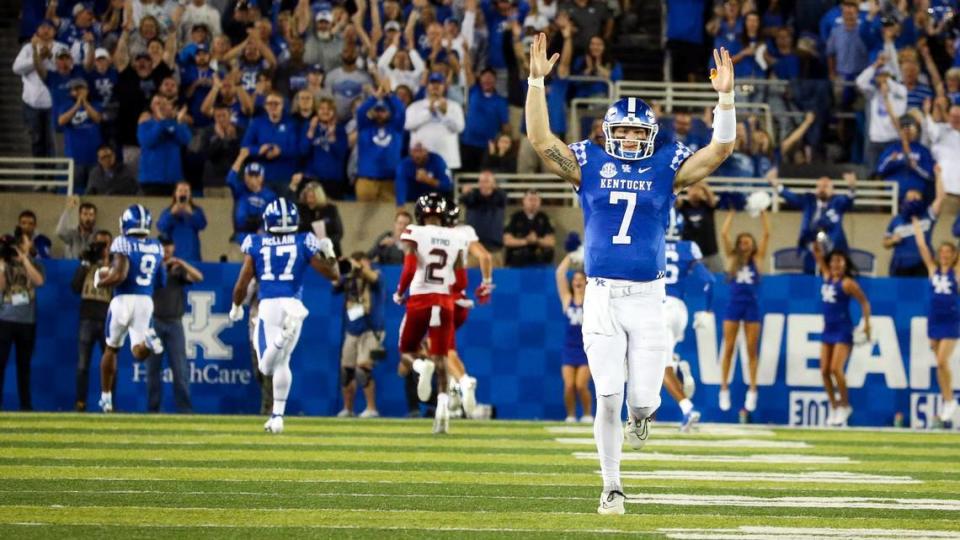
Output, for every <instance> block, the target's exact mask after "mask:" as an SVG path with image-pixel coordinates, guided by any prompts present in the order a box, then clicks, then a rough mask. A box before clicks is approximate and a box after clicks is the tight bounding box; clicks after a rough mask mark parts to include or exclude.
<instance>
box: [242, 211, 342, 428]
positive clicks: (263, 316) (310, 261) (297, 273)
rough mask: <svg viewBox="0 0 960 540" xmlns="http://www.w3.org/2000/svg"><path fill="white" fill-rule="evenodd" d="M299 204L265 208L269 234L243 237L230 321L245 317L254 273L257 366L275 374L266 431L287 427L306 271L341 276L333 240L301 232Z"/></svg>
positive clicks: (303, 314) (333, 277)
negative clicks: (292, 360) (257, 298)
mask: <svg viewBox="0 0 960 540" xmlns="http://www.w3.org/2000/svg"><path fill="white" fill-rule="evenodd" d="M299 223H300V216H299V214H298V213H297V207H296V206H295V205H294V204H293V203H290V202H287V200H286V199H284V198H282V197H281V198H279V199H277V200H275V201H273V202H272V203H270V204H269V205H267V209H266V210H264V211H263V228H264V229H266V231H267V232H266V233H265V234H251V235H249V236H247V237H246V238H245V239H244V240H243V244H242V245H241V246H240V250H241V251H243V266H241V267H240V275H238V276H237V283H236V284H235V285H234V287H233V306H232V307H231V308H230V320H231V321H239V320H240V319H242V318H243V306H242V305H241V304H242V303H243V300H244V298H245V297H246V296H247V286H248V285H249V284H250V280H251V279H253V278H254V277H256V279H257V282H258V283H259V284H260V291H259V293H258V294H259V296H260V308H259V315H258V318H257V325H256V329H255V331H254V332H255V333H254V336H255V337H254V342H253V344H254V349H255V350H256V353H257V367H258V369H259V370H260V372H261V373H263V374H264V375H266V376H268V377H270V376H272V377H273V414H272V415H271V416H270V418H269V419H268V420H267V422H266V423H265V424H264V425H263V429H264V430H265V431H267V432H268V433H281V432H282V431H283V413H284V412H285V411H286V407H287V396H288V395H289V393H290V384H291V383H292V382H293V374H292V373H291V372H290V356H291V355H292V354H293V349H294V348H295V347H296V346H297V341H299V340H300V329H301V328H302V326H303V320H304V319H306V318H307V315H309V313H310V312H309V311H307V308H305V307H304V306H303V302H301V301H300V299H301V297H302V295H303V275H304V274H305V273H306V271H307V268H308V267H313V269H314V270H316V271H317V272H318V273H320V274H322V275H324V276H326V277H327V278H329V279H330V280H332V281H336V280H339V279H340V272H339V270H338V269H337V264H336V255H335V254H334V251H333V242H331V241H330V239H329V238H324V239H322V240H318V239H317V237H316V236H314V235H313V233H298V232H297V226H298V225H299Z"/></svg>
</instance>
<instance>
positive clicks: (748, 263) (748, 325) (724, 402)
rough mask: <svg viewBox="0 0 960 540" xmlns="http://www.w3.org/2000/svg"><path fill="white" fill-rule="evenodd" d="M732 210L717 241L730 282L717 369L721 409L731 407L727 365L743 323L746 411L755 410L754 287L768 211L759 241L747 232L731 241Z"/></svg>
mask: <svg viewBox="0 0 960 540" xmlns="http://www.w3.org/2000/svg"><path fill="white" fill-rule="evenodd" d="M733 213H734V211H733V210H730V213H728V214H727V218H726V219H725V220H724V222H723V228H722V229H721V230H720V241H721V243H722V244H723V251H724V253H725V254H726V256H727V281H728V282H729V283H730V303H729V304H727V311H726V313H725V314H724V316H723V356H722V357H721V363H720V370H721V378H720V410H722V411H729V410H730V387H729V378H730V367H731V361H732V359H733V348H734V346H735V345H736V343H737V333H738V332H739V331H740V326H741V325H743V330H744V334H746V338H747V357H748V359H749V373H748V375H749V379H750V388H749V390H747V395H746V398H745V399H744V404H743V408H744V409H746V410H747V412H753V411H755V410H756V409H757V366H758V365H759V360H758V356H757V351H758V348H759V342H760V307H759V305H758V301H757V290H758V288H759V286H760V267H761V266H762V265H763V260H764V259H765V258H766V255H767V244H768V243H769V241H770V219H769V217H768V216H767V212H766V211H765V210H764V211H761V212H760V222H761V223H762V225H763V236H761V238H760V242H759V244H758V243H757V240H756V238H754V237H753V235H752V234H750V233H748V232H742V233H740V234H738V235H737V241H736V243H733V242H731V241H730V227H731V225H733Z"/></svg>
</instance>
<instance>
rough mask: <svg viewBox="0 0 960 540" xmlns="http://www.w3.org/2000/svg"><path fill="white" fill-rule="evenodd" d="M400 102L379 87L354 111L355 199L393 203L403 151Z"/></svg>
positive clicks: (404, 117)
mask: <svg viewBox="0 0 960 540" xmlns="http://www.w3.org/2000/svg"><path fill="white" fill-rule="evenodd" d="M405 120H406V114H405V112H404V108H403V103H401V102H400V99H399V98H397V96H396V95H395V94H392V93H390V94H387V93H386V91H385V90H384V89H383V88H381V89H380V90H378V91H377V93H376V94H375V95H373V96H371V97H369V98H367V100H366V101H364V102H363V103H362V104H361V105H360V108H358V109H357V185H356V189H357V200H358V201H366V202H370V201H381V202H393V201H394V200H395V198H396V190H395V188H394V184H393V180H394V176H395V175H396V173H397V165H399V164H400V158H401V155H402V151H403V135H404V131H403V124H404V121H405Z"/></svg>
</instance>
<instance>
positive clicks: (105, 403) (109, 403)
mask: <svg viewBox="0 0 960 540" xmlns="http://www.w3.org/2000/svg"><path fill="white" fill-rule="evenodd" d="M99 405H100V410H101V411H103V412H105V413H112V412H113V397H102V398H100V402H99Z"/></svg>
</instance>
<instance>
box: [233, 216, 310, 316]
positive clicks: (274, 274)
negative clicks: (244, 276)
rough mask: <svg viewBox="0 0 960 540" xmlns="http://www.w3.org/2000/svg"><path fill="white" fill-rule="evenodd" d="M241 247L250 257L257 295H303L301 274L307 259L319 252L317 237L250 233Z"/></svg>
mask: <svg viewBox="0 0 960 540" xmlns="http://www.w3.org/2000/svg"><path fill="white" fill-rule="evenodd" d="M240 250H241V251H243V253H244V255H249V256H250V257H252V258H253V265H254V273H255V275H256V276H257V282H258V283H259V284H260V292H259V293H258V294H259V295H260V299H265V298H296V299H298V300H299V299H300V298H301V297H302V296H303V275H304V273H305V272H306V270H307V268H309V266H310V259H312V258H313V257H314V256H316V255H317V254H318V253H320V240H318V239H317V237H316V236H315V235H314V234H313V233H311V232H308V233H289V234H279V235H274V234H263V235H258V234H251V235H248V236H247V237H246V238H244V240H243V244H242V245H241V246H240Z"/></svg>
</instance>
